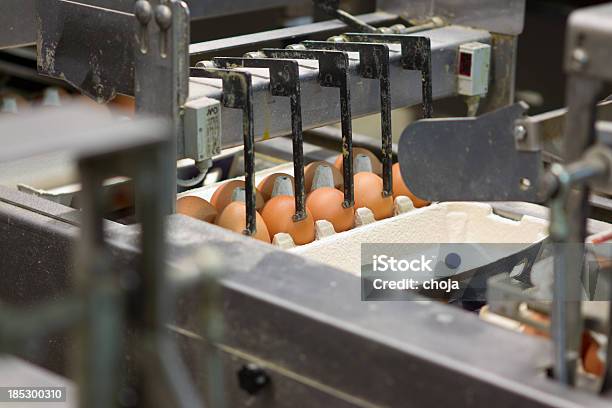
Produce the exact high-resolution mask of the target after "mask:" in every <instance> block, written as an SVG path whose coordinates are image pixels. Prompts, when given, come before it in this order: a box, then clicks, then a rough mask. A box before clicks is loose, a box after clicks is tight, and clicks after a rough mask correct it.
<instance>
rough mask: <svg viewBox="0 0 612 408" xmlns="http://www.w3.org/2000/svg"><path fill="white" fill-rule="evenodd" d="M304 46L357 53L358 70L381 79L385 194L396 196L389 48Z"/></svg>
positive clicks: (312, 43) (333, 44) (348, 44)
mask: <svg viewBox="0 0 612 408" xmlns="http://www.w3.org/2000/svg"><path fill="white" fill-rule="evenodd" d="M302 44H304V46H306V47H308V48H316V49H328V50H338V51H348V52H358V53H359V61H360V66H359V70H360V73H361V76H362V77H363V78H368V79H378V80H380V116H381V135H382V163H383V196H384V197H390V196H392V195H393V133H392V129H393V128H392V126H391V106H392V104H391V81H390V78H389V77H390V74H389V72H390V71H389V47H388V46H387V45H386V44H377V43H353V42H329V41H328V42H325V41H304V42H302Z"/></svg>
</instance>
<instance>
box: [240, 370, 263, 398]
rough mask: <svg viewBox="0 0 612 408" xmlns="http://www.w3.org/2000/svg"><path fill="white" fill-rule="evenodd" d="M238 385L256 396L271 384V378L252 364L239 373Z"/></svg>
mask: <svg viewBox="0 0 612 408" xmlns="http://www.w3.org/2000/svg"><path fill="white" fill-rule="evenodd" d="M238 384H239V385H240V388H241V389H243V390H244V391H246V392H247V393H249V394H251V395H255V394H257V393H258V392H260V391H261V390H262V389H264V388H265V387H266V386H267V385H268V384H270V376H268V374H267V373H266V372H265V371H264V369H263V368H261V367H259V366H258V365H256V364H253V363H250V364H246V365H244V366H242V368H241V369H240V371H238Z"/></svg>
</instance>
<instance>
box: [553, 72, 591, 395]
mask: <svg viewBox="0 0 612 408" xmlns="http://www.w3.org/2000/svg"><path fill="white" fill-rule="evenodd" d="M600 89H601V81H599V80H595V79H591V78H583V77H581V76H578V75H572V76H571V77H570V78H569V81H568V91H567V92H568V94H567V101H568V114H567V123H566V131H565V160H566V161H567V162H568V163H570V162H574V161H576V160H577V159H579V158H580V157H581V156H582V154H583V153H584V151H585V150H586V149H587V148H588V147H589V146H590V145H592V144H593V143H594V142H595V119H596V105H597V96H598V93H599V91H600ZM588 197H589V189H588V187H586V186H585V185H584V184H582V185H578V186H576V188H574V189H572V190H571V191H567V192H566V194H565V197H561V198H560V200H561V199H563V201H560V202H559V203H556V206H557V207H558V208H556V207H551V216H553V215H554V214H555V213H558V214H560V216H559V217H555V218H553V219H552V220H551V236H552V237H553V239H555V242H556V250H555V262H554V263H555V274H554V279H555V282H554V287H555V292H554V296H553V305H552V337H553V340H554V347H555V365H554V375H555V377H556V378H557V379H558V380H559V381H560V382H562V383H564V384H568V385H572V384H574V383H575V375H576V368H577V363H578V359H579V356H580V353H579V351H580V345H581V339H582V330H583V322H582V313H581V288H582V285H581V278H582V270H583V266H584V265H583V254H584V240H585V237H586V221H587V218H588ZM553 203H554V200H553ZM555 208H556V211H555ZM560 217H564V219H565V220H566V221H564V223H565V224H561V225H559V224H558V223H559V222H562V221H563V220H561V219H560ZM561 227H564V228H565V231H564V232H563V233H562V234H561V233H558V232H555V230H554V228H557V229H559V230H560V229H561Z"/></svg>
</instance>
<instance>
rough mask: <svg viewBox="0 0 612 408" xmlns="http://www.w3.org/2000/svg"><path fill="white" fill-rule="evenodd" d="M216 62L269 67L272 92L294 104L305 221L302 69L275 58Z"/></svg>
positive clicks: (298, 188) (300, 212)
mask: <svg viewBox="0 0 612 408" xmlns="http://www.w3.org/2000/svg"><path fill="white" fill-rule="evenodd" d="M213 62H214V63H215V64H216V65H217V66H218V67H220V68H238V67H243V68H247V67H248V68H268V69H269V72H270V93H271V94H272V95H274V96H285V97H288V98H289V101H290V103H291V130H292V140H293V169H294V172H293V173H294V179H295V215H294V216H293V220H294V221H295V222H298V221H302V220H304V219H305V218H306V191H305V185H304V136H303V129H302V99H301V95H302V92H301V87H300V68H299V65H298V63H297V61H292V60H287V59H274V58H231V57H217V58H215V59H214V60H213Z"/></svg>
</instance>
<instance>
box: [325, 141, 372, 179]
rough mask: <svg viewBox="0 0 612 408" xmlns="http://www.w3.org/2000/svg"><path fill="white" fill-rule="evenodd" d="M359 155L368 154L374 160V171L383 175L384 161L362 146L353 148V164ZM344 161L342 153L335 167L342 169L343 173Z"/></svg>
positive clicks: (337, 158)
mask: <svg viewBox="0 0 612 408" xmlns="http://www.w3.org/2000/svg"><path fill="white" fill-rule="evenodd" d="M359 155H365V156H368V157H369V158H370V161H371V162H372V173H374V174H377V175H379V176H382V171H383V168H382V162H381V161H380V160H379V159H378V157H376V155H375V154H374V153H372V152H371V151H369V150H368V149H364V148H362V147H355V148H354V149H353V165H354V163H355V159H356V158H357V156H359ZM343 163H344V158H343V156H342V155H339V156H338V157H336V162H335V163H334V167H335V168H337V169H338V171H340V173H342V169H343V168H344V166H343V165H342V164H343Z"/></svg>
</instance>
